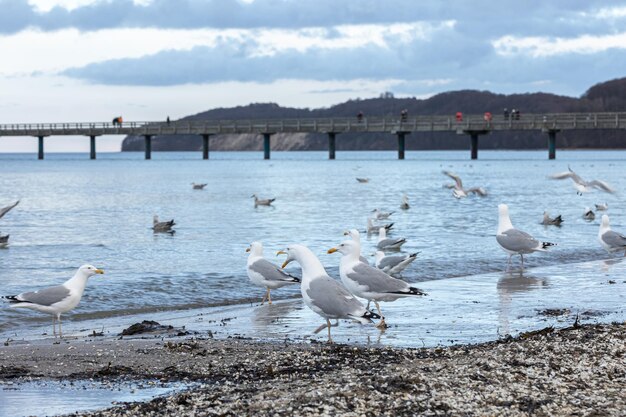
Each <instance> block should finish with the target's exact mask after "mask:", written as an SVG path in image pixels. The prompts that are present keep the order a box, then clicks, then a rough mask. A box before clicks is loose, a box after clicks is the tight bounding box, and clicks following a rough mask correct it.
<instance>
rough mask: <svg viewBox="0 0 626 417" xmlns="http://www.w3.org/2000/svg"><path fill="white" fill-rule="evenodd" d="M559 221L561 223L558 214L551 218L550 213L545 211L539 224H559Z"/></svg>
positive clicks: (561, 220)
mask: <svg viewBox="0 0 626 417" xmlns="http://www.w3.org/2000/svg"><path fill="white" fill-rule="evenodd" d="M561 223H563V219H562V218H561V215H560V214H559V215H558V216H556V217H555V218H552V217H550V213H548V212H547V211H544V212H543V220H542V221H541V224H543V225H544V226H560V225H561Z"/></svg>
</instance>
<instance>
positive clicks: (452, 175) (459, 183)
mask: <svg viewBox="0 0 626 417" xmlns="http://www.w3.org/2000/svg"><path fill="white" fill-rule="evenodd" d="M443 174H444V175H447V176H448V177H450V178H452V179H453V180H454V182H456V188H460V189H463V182H462V181H461V177H459V176H458V175H456V174H455V173H453V172H450V171H443Z"/></svg>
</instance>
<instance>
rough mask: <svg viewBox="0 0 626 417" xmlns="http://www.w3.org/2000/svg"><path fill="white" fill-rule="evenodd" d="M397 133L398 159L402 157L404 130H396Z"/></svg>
mask: <svg viewBox="0 0 626 417" xmlns="http://www.w3.org/2000/svg"><path fill="white" fill-rule="evenodd" d="M396 135H398V159H404V136H405V135H406V132H397V133H396Z"/></svg>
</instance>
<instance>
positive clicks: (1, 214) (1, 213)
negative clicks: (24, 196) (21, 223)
mask: <svg viewBox="0 0 626 417" xmlns="http://www.w3.org/2000/svg"><path fill="white" fill-rule="evenodd" d="M19 203H20V200H17V201H16V202H15V203H13V204H11V205H9V206H6V207H3V208H1V209H0V219H1V218H2V217H4V215H5V214H7V213H8V212H9V211H11V210H12V209H13V207H15V206H17V205H18V204H19Z"/></svg>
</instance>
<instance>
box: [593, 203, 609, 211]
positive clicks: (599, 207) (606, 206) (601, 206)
mask: <svg viewBox="0 0 626 417" xmlns="http://www.w3.org/2000/svg"><path fill="white" fill-rule="evenodd" d="M595 206H596V210H597V211H606V210H608V209H609V203H604V204H595Z"/></svg>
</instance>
